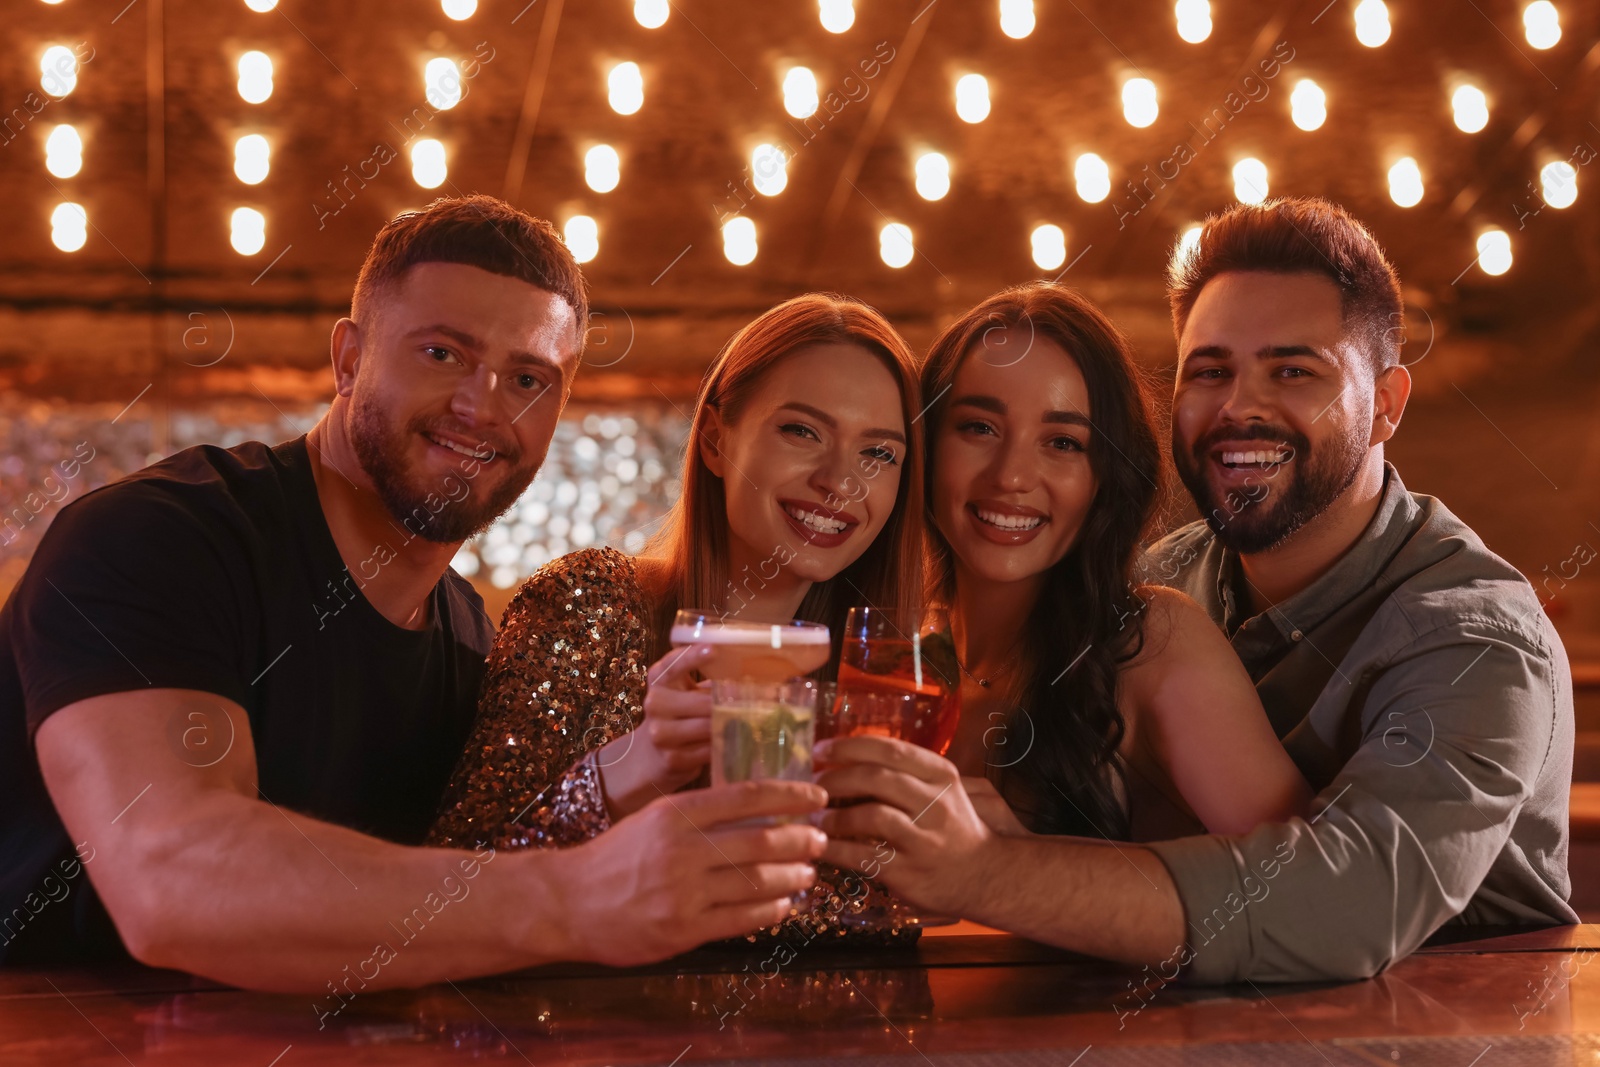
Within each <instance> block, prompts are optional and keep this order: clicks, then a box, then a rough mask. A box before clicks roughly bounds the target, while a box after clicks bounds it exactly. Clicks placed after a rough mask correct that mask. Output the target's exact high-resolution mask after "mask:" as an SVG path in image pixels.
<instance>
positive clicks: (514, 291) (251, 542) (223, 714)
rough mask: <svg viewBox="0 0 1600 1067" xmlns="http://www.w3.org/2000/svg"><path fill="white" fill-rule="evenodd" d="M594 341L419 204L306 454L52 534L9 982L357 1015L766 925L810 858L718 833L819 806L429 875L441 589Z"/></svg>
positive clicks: (379, 270)
mask: <svg viewBox="0 0 1600 1067" xmlns="http://www.w3.org/2000/svg"><path fill="white" fill-rule="evenodd" d="M587 314H588V306H587V297H586V294H585V291H584V281H583V278H582V275H581V274H580V272H579V270H578V267H577V264H576V263H575V261H574V260H573V258H572V256H571V254H570V253H569V252H568V251H567V249H566V247H565V246H564V245H563V244H562V242H561V241H560V239H559V237H557V236H556V234H555V231H554V229H553V228H552V227H551V226H550V225H549V224H548V223H546V222H543V221H541V220H537V219H533V218H531V217H529V216H527V215H525V214H523V213H522V212H520V211H517V210H516V209H514V208H512V207H510V206H509V205H506V204H504V203H502V202H500V201H497V200H494V199H492V198H489V197H469V198H464V199H457V200H440V201H437V202H435V203H434V204H433V205H432V206H430V207H429V208H427V209H426V210H424V211H422V212H417V213H412V214H408V215H402V216H400V217H399V218H397V219H395V220H394V221H392V222H390V223H389V224H388V225H387V226H385V227H384V228H383V230H382V231H381V232H380V233H379V234H378V237H377V239H376V241H375V242H374V244H373V247H372V249H371V251H370V252H369V253H368V256H367V260H366V263H365V264H364V265H363V267H362V271H361V275H360V278H359V280H358V282H357V285H356V290H355V294H354V299H353V301H352V307H351V318H347V319H341V320H340V321H339V322H338V323H337V324H336V325H335V326H334V329H333V336H332V360H333V369H334V378H335V383H336V386H337V396H336V397H335V399H334V401H333V404H332V406H331V408H330V409H329V411H328V413H327V415H326V416H325V417H324V418H323V419H322V420H321V421H320V422H319V423H318V424H317V425H316V426H315V427H314V428H313V429H312V430H311V431H310V433H308V434H307V435H305V436H304V437H301V438H298V439H296V440H293V441H289V442H285V443H283V444H279V445H276V446H272V447H269V446H267V445H264V444H260V443H257V442H251V443H249V444H245V445H240V446H238V447H236V448H231V449H222V448H216V447H211V446H200V447H196V448H191V449H186V450H185V451H183V452H180V453H178V454H176V455H174V456H172V457H170V458H169V459H167V460H164V461H162V462H160V463H157V464H155V465H153V466H151V467H147V468H146V469H144V470H142V471H139V472H137V473H136V474H134V475H132V476H130V477H128V478H126V479H123V480H122V481H120V482H117V483H115V484H113V485H109V486H106V487H104V488H102V489H99V490H97V491H95V492H93V493H90V494H88V495H87V496H85V497H84V498H83V499H81V500H79V501H77V502H75V503H73V504H71V505H68V506H67V507H65V508H63V509H62V510H61V512H60V514H59V516H58V517H57V518H56V520H55V522H54V523H53V524H52V526H51V528H50V530H49V531H48V532H47V533H46V535H45V537H44V539H43V541H42V543H41V544H40V546H39V548H38V550H37V552H36V553H35V555H34V557H33V560H32V561H31V563H30V565H29V567H28V570H27V572H26V573H25V574H24V575H23V578H22V580H21V581H20V582H19V584H18V586H17V588H16V589H15V590H14V592H13V594H12V596H11V597H10V599H9V600H8V601H7V602H6V604H5V607H4V609H3V610H0V732H3V734H4V743H3V744H0V961H3V962H5V963H7V964H27V963H51V962H67V961H88V960H95V959H104V958H108V957H116V956H119V955H123V954H124V953H125V952H126V953H131V954H132V955H133V956H134V957H136V958H137V959H139V960H141V961H143V962H145V963H149V964H152V965H158V966H169V967H176V968H181V969H184V970H189V971H193V972H195V973H198V974H203V975H206V976H208V977H212V978H216V979H219V980H221V981H226V982H230V983H233V984H237V985H241V986H246V987H251V988H258V989H272V990H314V991H317V992H319V993H321V992H323V991H324V988H325V987H326V989H327V990H329V991H332V990H334V988H335V984H336V983H337V984H338V985H339V986H342V987H343V989H344V991H345V993H346V994H347V995H353V993H354V992H355V991H356V988H360V989H365V988H368V987H374V988H376V987H385V986H400V985H415V984H420V983H424V982H430V981H438V980H443V979H447V978H455V977H463V976H470V975H477V974H485V973H491V972H495V971H503V970H508V969H513V968H517V967H522V966H527V965H530V964H535V963H540V962H545V961H549V960H555V959H590V960H597V961H600V962H607V963H631V962H642V961H645V960H650V959H659V958H662V957H664V956H667V955H671V954H672V953H674V952H678V951H682V950H685V949H688V948H690V947H692V946H694V945H696V944H699V943H701V942H703V941H706V940H710V939H713V938H720V937H729V936H734V935H737V934H740V933H743V932H745V931H747V930H749V929H753V928H755V927H758V926H763V925H768V924H770V923H772V922H775V921H777V920H778V919H779V918H780V917H781V916H782V915H783V914H786V913H787V904H788V902H787V897H788V895H789V894H790V893H792V892H795V891H798V890H800V889H803V888H805V887H807V886H809V885H810V884H811V883H810V876H811V874H812V873H813V872H812V871H811V870H810V868H809V867H808V866H807V861H808V860H810V859H811V858H813V857H815V856H816V855H818V854H819V853H820V851H821V848H822V838H821V835H820V834H819V833H818V832H817V831H815V830H813V829H812V828H811V827H809V826H807V825H803V824H801V825H790V826H783V827H778V828H775V829H769V830H765V831H762V830H750V829H740V828H729V827H725V826H723V825H721V824H722V823H724V822H727V821H730V820H734V819H736V818H744V817H748V816H750V815H752V814H763V813H772V814H785V813H787V814H802V813H806V812H809V811H812V810H815V809H817V808H819V807H820V806H821V802H822V801H823V799H824V797H823V795H822V793H821V791H820V790H818V789H817V788H816V787H815V786H811V785H808V784H797V783H771V784H763V785H761V786H759V787H757V786H748V787H737V788H735V787H728V788H723V789H712V790H704V791H699V792H696V793H692V794H685V795H681V796H675V797H673V798H671V799H668V798H662V799H661V800H660V801H658V802H657V803H656V804H654V805H651V806H650V807H648V808H646V809H645V810H643V811H640V812H638V813H637V814H635V815H633V816H631V817H629V818H627V819H623V820H621V821H619V822H618V823H617V825H616V826H615V827H614V828H613V829H612V830H611V831H609V832H608V833H606V834H603V835H601V836H600V837H598V838H596V839H594V840H593V841H590V842H587V843H585V844H584V845H581V846H578V847H577V848H574V849H571V850H567V851H563V852H538V851H528V852H518V853H515V854H510V855H498V856H497V855H495V853H494V852H493V850H492V849H484V848H480V849H479V851H478V852H476V853H467V852H459V851H451V850H445V849H429V848H422V847H419V843H420V842H421V841H422V839H423V836H424V834H425V832H426V830H427V828H428V825H429V823H430V821H431V820H432V817H433V815H434V813H435V811H436V808H437V806H438V803H439V799H440V795H441V793H442V791H443V788H444V784H445V779H446V776H447V775H448V774H449V772H450V769H451V767H452V765H453V764H454V762H455V760H456V758H457V756H458V754H459V750H460V747H461V745H462V743H463V742H464V739H465V738H466V736H467V731H468V727H469V725H470V723H471V720H472V715H473V711H474V706H475V701H476V697H477V690H478V686H479V683H480V681H481V678H482V673H483V661H484V657H485V655H486V654H487V652H488V650H489V647H490V644H491V643H492V640H493V635H494V634H493V627H492V626H491V624H490V622H489V620H488V619H487V618H486V617H485V615H484V611H483V604H482V601H481V600H480V599H479V598H478V596H477V594H476V593H474V592H473V590H472V588H471V586H470V585H468V583H466V582H465V581H463V580H462V579H461V578H460V577H459V576H458V575H457V574H455V572H454V571H452V570H451V569H450V567H449V563H450V560H451V558H452V557H453V556H454V555H455V553H456V551H457V550H458V548H459V547H460V544H461V542H462V541H464V540H465V539H466V538H468V537H470V536H472V535H473V534H475V533H477V532H479V531H481V530H482V529H484V528H485V527H487V526H488V525H489V524H490V523H491V522H493V520H494V519H495V518H496V517H497V516H498V515H500V514H501V513H502V512H504V511H505V510H506V508H507V507H509V506H510V505H511V504H512V503H513V502H514V501H515V500H516V499H517V497H518V496H519V495H520V494H521V493H522V491H523V490H524V489H525V488H526V487H527V485H528V483H529V481H531V479H532V478H533V476H534V474H535V472H537V470H538V468H539V465H540V464H541V463H542V462H543V460H544V456H545V452H546V450H547V449H548V447H549V444H550V439H551V435H552V433H553V432H554V428H555V425H556V420H557V418H558V417H559V416H560V413H561V410H562V407H563V405H564V404H565V401H566V398H567V395H568V393H569V390H570V387H571V382H572V377H573V374H574V372H575V371H576V368H577V363H578V360H579V357H580V354H581V350H582V341H583V332H584V323H585V322H586V320H587ZM734 864H739V865H740V866H739V867H737V868H735V867H734V866H733V865H734ZM474 891H476V892H474ZM469 896H472V897H473V898H474V899H475V901H476V902H475V903H468V902H467V899H468V897H469ZM447 905H448V907H447ZM397 924H398V925H397ZM424 926H427V927H436V929H433V930H432V931H430V932H428V933H427V935H426V936H422V929H423V927H424ZM369 968H370V972H369ZM352 979H353V980H354V982H355V983H357V986H356V987H353V986H352ZM340 1003H342V1001H341V1002H340ZM330 1010H331V1009H330Z"/></svg>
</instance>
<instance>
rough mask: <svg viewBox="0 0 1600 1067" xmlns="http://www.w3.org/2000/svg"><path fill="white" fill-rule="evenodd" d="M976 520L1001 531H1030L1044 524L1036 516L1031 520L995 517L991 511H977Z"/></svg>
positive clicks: (1016, 517) (1004, 516) (1042, 520)
mask: <svg viewBox="0 0 1600 1067" xmlns="http://www.w3.org/2000/svg"><path fill="white" fill-rule="evenodd" d="M978 518H980V519H982V520H983V521H984V522H986V523H988V524H989V525H990V526H998V527H1000V529H1002V530H1031V529H1033V528H1034V527H1035V526H1038V525H1039V524H1040V523H1042V522H1044V519H1043V518H1042V517H1041V516H1038V515H1035V516H1033V517H1031V518H1023V517H1021V516H1013V515H997V514H995V513H994V512H992V511H983V510H981V509H980V510H979V511H978Z"/></svg>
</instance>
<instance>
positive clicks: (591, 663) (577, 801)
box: [428, 548, 650, 849]
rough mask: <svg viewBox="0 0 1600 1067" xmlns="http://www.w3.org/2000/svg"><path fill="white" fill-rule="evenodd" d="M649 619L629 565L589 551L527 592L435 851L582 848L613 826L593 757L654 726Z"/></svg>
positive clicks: (494, 654) (512, 612) (505, 637)
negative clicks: (649, 716) (646, 721)
mask: <svg viewBox="0 0 1600 1067" xmlns="http://www.w3.org/2000/svg"><path fill="white" fill-rule="evenodd" d="M648 618H649V610H648V605H647V604H646V602H645V597H644V592H643V589H642V588H641V587H640V584H639V575H638V569H637V567H636V566H635V564H634V561H633V559H632V558H630V557H629V556H626V555H624V554H622V553H621V552H618V551H617V550H615V549H611V548H597V549H584V550H582V551H579V552H573V553H571V554H570V555H566V556H563V557H561V558H560V559H558V560H554V561H552V562H551V563H549V564H547V565H546V566H544V567H542V568H540V569H539V571H538V573H536V574H535V575H534V576H533V577H531V578H529V579H528V580H527V581H526V582H524V583H523V585H522V588H521V589H519V590H518V591H517V595H516V597H514V598H513V599H512V601H511V603H510V604H509V605H508V606H507V607H506V612H505V616H504V618H502V619H501V622H500V631H499V634H498V636H497V637H496V638H495V643H494V648H493V650H491V651H490V653H489V661H488V666H487V670H486V672H485V676H484V682H483V691H482V694H481V696H480V697H479V699H478V717H477V720H476V722H475V723H474V724H473V727H472V733H471V735H470V736H469V737H468V739H467V744H466V747H465V748H464V749H463V750H462V754H461V759H460V760H459V761H458V762H457V764H456V769H455V772H454V773H453V774H452V775H451V776H450V784H449V785H448V786H447V787H446V789H445V794H444V801H443V804H442V806H441V808H440V813H439V817H438V819H437V820H436V821H435V822H434V825H433V829H432V830H431V831H430V833H429V835H428V843H429V844H433V845H444V846H448V847H454V848H472V847H476V846H478V845H480V844H488V845H492V846H493V847H494V848H497V849H508V848H528V847H535V848H550V847H561V846H564V845H575V844H578V843H580V842H582V841H585V840H587V839H589V838H591V837H593V836H594V835H596V834H598V833H600V832H601V831H602V830H605V829H607V828H608V827H609V826H610V825H611V819H610V817H609V816H608V815H607V813H606V805H605V799H604V797H603V796H602V795H601V793H600V775H599V770H598V768H597V767H596V765H595V758H594V751H595V750H596V749H598V748H599V747H600V746H602V745H604V744H605V743H606V742H608V741H610V740H612V739H613V738H617V737H621V736H622V735H623V734H626V733H628V732H629V731H631V730H633V728H634V727H636V726H638V725H639V723H640V721H641V720H642V719H643V718H644V693H645V681H646V671H647V670H648V669H649V666H650V661H649V659H648V653H649V648H650V641H649V625H648V622H647V620H648Z"/></svg>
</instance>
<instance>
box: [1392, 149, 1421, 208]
mask: <svg viewBox="0 0 1600 1067" xmlns="http://www.w3.org/2000/svg"><path fill="white" fill-rule="evenodd" d="M1389 199H1391V200H1393V201H1394V202H1395V203H1396V204H1399V205H1400V206H1401V207H1416V206H1417V205H1418V204H1420V203H1421V202H1422V170H1421V168H1420V167H1418V166H1417V161H1416V160H1414V159H1412V158H1411V157H1410V156H1406V157H1404V158H1403V159H1401V160H1399V161H1398V162H1396V163H1395V165H1394V166H1392V167H1390V168H1389Z"/></svg>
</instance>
